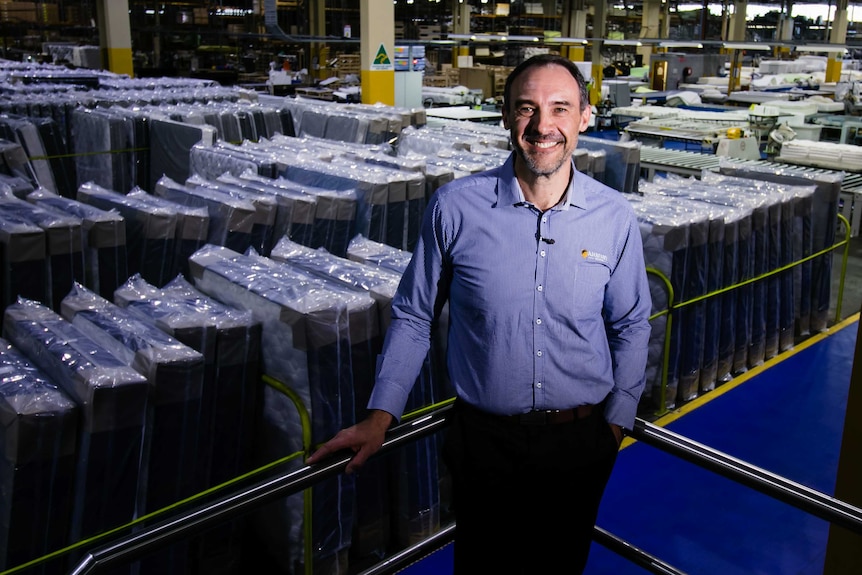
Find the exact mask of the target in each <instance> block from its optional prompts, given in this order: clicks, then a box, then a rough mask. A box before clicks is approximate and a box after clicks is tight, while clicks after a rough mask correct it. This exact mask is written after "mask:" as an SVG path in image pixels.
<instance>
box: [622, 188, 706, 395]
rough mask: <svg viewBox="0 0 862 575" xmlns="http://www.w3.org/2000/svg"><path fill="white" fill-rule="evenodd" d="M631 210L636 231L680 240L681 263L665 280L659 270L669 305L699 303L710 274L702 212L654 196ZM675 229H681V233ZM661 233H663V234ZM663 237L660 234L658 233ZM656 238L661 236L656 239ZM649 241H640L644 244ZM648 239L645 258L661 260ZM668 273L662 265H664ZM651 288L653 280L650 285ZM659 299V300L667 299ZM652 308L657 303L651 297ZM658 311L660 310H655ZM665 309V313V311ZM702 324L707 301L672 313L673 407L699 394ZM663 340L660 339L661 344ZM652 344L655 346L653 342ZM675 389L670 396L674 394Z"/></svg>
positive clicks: (670, 367)
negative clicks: (669, 231)
mask: <svg viewBox="0 0 862 575" xmlns="http://www.w3.org/2000/svg"><path fill="white" fill-rule="evenodd" d="M634 205H635V210H636V212H637V214H638V218H639V220H640V222H641V232H642V233H643V232H645V231H647V230H648V228H649V227H650V226H652V227H653V232H655V231H656V226H659V227H661V228H665V227H668V226H670V227H673V228H677V229H676V231H675V232H674V233H675V234H680V235H681V236H683V237H685V238H686V240H685V247H684V248H682V249H684V252H685V253H684V254H679V255H680V256H681V259H682V260H684V263H682V261H680V260H679V259H675V261H674V262H673V265H672V267H671V268H670V272H671V273H670V275H668V274H667V272H665V270H664V269H662V268H657V269H659V271H662V272H663V273H665V275H666V276H667V277H668V279H670V281H671V285H672V287H673V294H674V303H675V304H680V303H682V302H687V301H689V300H692V299H695V298H698V297H700V296H703V295H705V294H706V293H707V291H706V287H707V285H708V280H707V276H708V273H709V271H710V268H709V261H708V257H709V254H710V244H709V242H710V222H709V216H708V214H707V213H706V211H705V210H698V209H693V208H692V207H691V206H688V207H686V206H685V205H682V204H679V203H678V202H670V201H667V199H666V198H664V197H661V196H656V195H655V194H644V197H643V199H642V200H641V201H640V202H635V203H634ZM679 230H685V232H684V233H681V232H680V231H679ZM662 231H664V230H662ZM662 235H663V234H662ZM660 237H661V236H660ZM647 239H648V238H644V240H645V241H646V240H647ZM649 240H650V252H649V253H647V250H646V249H645V250H644V251H645V255H648V256H649V259H650V260H651V261H658V262H661V261H662V257H659V256H658V255H657V253H659V254H661V255H662V256H663V255H664V254H662V253H661V252H657V250H658V248H660V247H661V248H662V251H663V250H664V249H666V248H667V245H666V243H665V242H664V241H662V242H661V244H664V245H661V246H660V245H659V244H658V243H656V242H655V240H654V238H649ZM664 268H665V269H667V266H666V265H665V266H664ZM651 283H652V281H651ZM660 299H663V300H664V301H666V300H667V297H666V296H664V297H662V298H660ZM653 304H654V306H655V304H656V299H655V298H653ZM659 309H661V308H659ZM665 309H666V308H665ZM706 319H707V309H706V302H705V301H704V300H701V301H697V302H694V303H691V304H687V305H685V306H683V307H678V308H675V309H674V310H673V312H672V314H671V321H672V323H671V331H670V352H669V356H668V359H669V362H668V363H669V365H668V380H667V398H666V399H667V400H668V401H671V397H670V395H671V393H673V394H674V395H675V398H674V399H673V405H676V404H677V403H678V402H686V401H690V400H691V399H693V398H695V397H697V395H698V393H699V389H700V379H701V366H702V363H703V357H704V346H705V328H706ZM663 339H664V338H663V337H662V340H661V341H663ZM656 343H657V342H656ZM674 390H675V391H674Z"/></svg>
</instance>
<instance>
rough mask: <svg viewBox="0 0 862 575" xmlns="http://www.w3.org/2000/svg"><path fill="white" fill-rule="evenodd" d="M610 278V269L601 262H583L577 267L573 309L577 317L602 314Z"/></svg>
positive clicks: (595, 316)
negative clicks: (606, 287)
mask: <svg viewBox="0 0 862 575" xmlns="http://www.w3.org/2000/svg"><path fill="white" fill-rule="evenodd" d="M608 278H610V270H609V269H608V268H607V266H604V265H602V264H600V263H594V262H582V263H580V265H578V266H576V267H575V277H574V279H573V281H574V285H573V286H572V287H573V289H572V309H573V311H574V314H575V316H576V317H593V318H594V319H595V318H597V317H600V316H601V313H602V307H603V305H604V301H605V286H606V285H607V283H608Z"/></svg>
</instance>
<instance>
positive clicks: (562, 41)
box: [545, 36, 589, 45]
mask: <svg viewBox="0 0 862 575" xmlns="http://www.w3.org/2000/svg"><path fill="white" fill-rule="evenodd" d="M545 42H554V43H557V42H559V43H560V44H583V45H587V44H588V43H589V42H588V41H587V40H586V39H585V38H566V37H564V36H549V37H547V38H545Z"/></svg>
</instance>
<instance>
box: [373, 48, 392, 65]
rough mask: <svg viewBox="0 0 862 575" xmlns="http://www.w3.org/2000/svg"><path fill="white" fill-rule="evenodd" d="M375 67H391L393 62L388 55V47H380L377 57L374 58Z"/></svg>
mask: <svg viewBox="0 0 862 575" xmlns="http://www.w3.org/2000/svg"><path fill="white" fill-rule="evenodd" d="M374 65H375V66H391V65H392V60H390V59H389V54H387V53H386V46H384V45H383V44H381V45H380V48H378V49H377V55H376V56H374Z"/></svg>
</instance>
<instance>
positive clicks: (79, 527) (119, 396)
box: [3, 299, 148, 541]
mask: <svg viewBox="0 0 862 575" xmlns="http://www.w3.org/2000/svg"><path fill="white" fill-rule="evenodd" d="M3 337H5V338H6V339H7V340H8V341H9V342H10V343H11V344H12V345H14V346H15V347H16V348H17V349H19V350H20V351H21V352H22V353H23V354H24V355H25V356H27V358H28V359H29V360H30V361H32V362H33V364H34V365H36V366H37V367H39V368H40V369H41V370H42V371H43V372H45V374H46V375H48V376H49V377H50V378H51V379H52V380H53V381H54V382H55V383H57V385H59V386H60V387H61V388H62V389H63V391H65V392H66V393H67V394H68V395H69V396H70V397H71V398H72V399H73V400H74V401H75V403H76V404H77V405H78V406H79V407H80V409H81V425H80V427H79V436H78V438H77V443H78V446H79V447H78V449H79V452H80V453H81V454H84V453H86V457H79V458H78V459H77V461H76V468H75V475H74V479H73V481H74V484H75V503H74V508H73V512H72V520H71V528H70V530H69V533H70V539H71V540H72V541H79V540H80V539H83V538H85V537H90V536H93V535H96V534H98V533H102V532H103V531H106V530H108V529H113V528H115V527H118V526H120V525H123V524H125V523H127V522H129V521H131V520H132V519H133V518H134V514H135V503H136V494H137V485H138V475H139V472H140V453H141V447H142V445H143V437H144V425H145V421H146V407H147V398H148V384H147V379H146V378H145V377H144V376H143V375H141V374H140V373H138V372H137V371H135V370H134V369H132V368H131V367H129V366H128V365H126V364H125V363H123V362H122V361H120V360H119V359H118V358H117V357H116V356H114V355H113V354H112V353H111V352H110V351H108V350H107V349H105V348H104V347H103V346H102V345H100V344H99V343H97V342H95V341H94V340H93V339H92V338H90V337H89V336H87V335H86V334H84V333H83V332H81V330H79V329H78V328H77V327H75V326H73V325H72V324H71V323H70V322H69V321H68V320H66V319H64V318H63V317H61V316H60V315H59V314H58V313H56V312H55V311H53V310H51V309H50V308H48V307H47V306H45V305H43V304H41V303H39V302H35V301H32V300H25V299H19V300H18V301H17V302H16V303H15V304H13V305H11V306H9V307H7V308H6V311H5V314H4V316H3Z"/></svg>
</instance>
